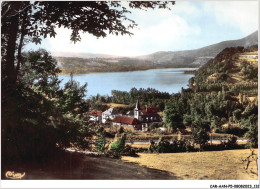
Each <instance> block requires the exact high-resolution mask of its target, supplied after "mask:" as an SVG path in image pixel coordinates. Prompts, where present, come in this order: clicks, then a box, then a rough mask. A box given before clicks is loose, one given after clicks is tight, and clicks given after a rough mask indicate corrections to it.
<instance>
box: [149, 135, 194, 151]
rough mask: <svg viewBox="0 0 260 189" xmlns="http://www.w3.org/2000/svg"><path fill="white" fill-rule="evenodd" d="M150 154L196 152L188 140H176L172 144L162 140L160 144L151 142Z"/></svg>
mask: <svg viewBox="0 0 260 189" xmlns="http://www.w3.org/2000/svg"><path fill="white" fill-rule="evenodd" d="M149 151H150V152H156V153H175V152H192V151H195V148H194V146H193V145H192V144H191V143H190V142H189V141H188V140H186V139H181V140H176V139H174V140H173V141H172V142H170V141H167V140H165V139H164V138H160V140H159V142H158V144H155V143H154V142H153V141H151V144H150V147H149Z"/></svg>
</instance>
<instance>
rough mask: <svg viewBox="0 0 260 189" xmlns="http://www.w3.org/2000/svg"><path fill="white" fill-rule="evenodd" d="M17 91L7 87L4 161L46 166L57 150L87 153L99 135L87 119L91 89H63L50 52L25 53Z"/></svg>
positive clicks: (71, 86)
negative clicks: (44, 160)
mask: <svg viewBox="0 0 260 189" xmlns="http://www.w3.org/2000/svg"><path fill="white" fill-rule="evenodd" d="M23 56H24V59H23V64H22V66H21V73H23V74H22V75H19V77H18V81H17V87H16V88H15V90H13V89H11V90H10V88H9V87H8V85H7V83H6V82H4V83H2V87H4V88H5V90H6V92H8V93H4V94H5V95H4V96H2V109H3V110H4V111H2V128H1V131H2V133H1V134H2V153H3V154H4V155H3V156H2V157H3V159H5V160H6V159H8V160H12V159H13V158H15V159H17V158H19V159H24V160H32V159H34V160H40V159H42V158H48V157H49V156H51V155H52V152H55V150H56V146H58V147H59V148H67V147H70V146H71V145H73V146H76V147H78V148H82V149H85V148H87V147H88V144H89V140H90V138H91V136H92V135H93V133H94V129H93V128H92V126H91V125H90V123H89V122H88V120H87V119H85V117H84V116H83V115H84V114H83V113H84V112H86V111H88V107H89V106H88V104H87V103H86V101H85V100H84V97H85V92H86V89H85V88H86V85H83V86H79V84H78V83H76V82H75V81H73V79H72V78H71V80H70V81H69V82H68V83H66V84H65V87H64V88H61V87H60V85H59V84H60V81H59V80H58V78H57V75H56V74H57V73H58V72H59V70H58V69H57V62H56V60H55V59H53V58H52V57H51V56H50V54H49V53H48V52H46V51H45V50H38V51H30V52H28V53H25V54H24V55H23Z"/></svg>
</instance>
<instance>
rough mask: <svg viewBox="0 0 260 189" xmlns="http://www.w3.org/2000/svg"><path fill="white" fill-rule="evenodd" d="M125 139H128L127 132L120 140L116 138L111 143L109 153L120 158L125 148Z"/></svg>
mask: <svg viewBox="0 0 260 189" xmlns="http://www.w3.org/2000/svg"><path fill="white" fill-rule="evenodd" d="M125 141H126V134H124V135H123V136H122V138H120V139H118V140H114V141H113V142H112V143H111V144H110V145H111V147H110V150H109V153H110V154H111V155H112V157H115V158H119V157H120V155H121V154H122V152H123V151H124V149H125Z"/></svg>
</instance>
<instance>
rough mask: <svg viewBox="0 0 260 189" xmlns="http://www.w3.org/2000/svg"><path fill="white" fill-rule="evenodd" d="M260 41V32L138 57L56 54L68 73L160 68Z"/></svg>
mask: <svg viewBox="0 0 260 189" xmlns="http://www.w3.org/2000/svg"><path fill="white" fill-rule="evenodd" d="M257 44H258V31H256V32H254V33H252V34H250V35H249V36H247V37H245V38H242V39H238V40H229V41H223V42H220V43H217V44H213V45H210V46H206V47H203V48H200V49H194V50H185V51H168V52H166V51H160V52H155V53H153V54H148V55H144V56H136V57H119V56H112V55H102V54H89V53H82V54H73V53H54V56H55V57H56V59H57V60H58V62H59V67H60V68H61V70H62V72H63V73H64V74H70V73H71V72H72V73H91V72H115V71H134V70H146V69H156V68H176V67H200V66H202V65H204V64H205V63H207V61H209V60H210V59H212V58H214V57H215V56H216V55H217V54H218V53H220V52H221V51H222V50H223V49H225V48H227V47H237V46H242V47H248V46H252V45H257Z"/></svg>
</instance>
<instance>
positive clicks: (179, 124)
mask: <svg viewBox="0 0 260 189" xmlns="http://www.w3.org/2000/svg"><path fill="white" fill-rule="evenodd" d="M163 117H164V120H165V123H166V126H167V127H170V128H172V129H173V132H176V131H177V130H178V129H183V128H185V126H184V124H183V119H182V116H181V115H180V113H179V112H178V111H176V110H175V109H174V108H173V107H170V106H166V109H165V111H164V112H163Z"/></svg>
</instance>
